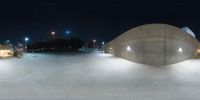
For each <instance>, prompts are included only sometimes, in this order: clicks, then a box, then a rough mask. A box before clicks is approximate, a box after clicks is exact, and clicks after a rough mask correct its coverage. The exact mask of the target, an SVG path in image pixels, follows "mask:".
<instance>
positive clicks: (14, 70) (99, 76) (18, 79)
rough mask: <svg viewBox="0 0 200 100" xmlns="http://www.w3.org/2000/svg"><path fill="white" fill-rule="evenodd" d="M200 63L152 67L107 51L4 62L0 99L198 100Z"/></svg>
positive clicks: (0, 64) (0, 63)
mask: <svg viewBox="0 0 200 100" xmlns="http://www.w3.org/2000/svg"><path fill="white" fill-rule="evenodd" d="M199 93H200V60H187V61H184V62H181V63H178V64H173V65H169V66H162V67H153V66H147V65H142V64H137V63H133V62H129V61H127V60H124V59H121V58H117V57H114V56H112V55H110V54H102V53H82V54H81V53H68V54H62V53H60V54H27V55H25V57H24V58H21V59H18V58H11V59H1V60H0V100H199V99H200V95H199Z"/></svg>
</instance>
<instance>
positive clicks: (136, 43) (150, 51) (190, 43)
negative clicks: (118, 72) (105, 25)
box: [105, 24, 200, 66]
mask: <svg viewBox="0 0 200 100" xmlns="http://www.w3.org/2000/svg"><path fill="white" fill-rule="evenodd" d="M199 47H200V43H199V41H198V40H197V39H195V34H194V33H193V32H192V31H191V30H190V29H189V28H187V27H186V29H185V28H183V29H181V28H178V27H175V26H172V25H167V24H147V25H142V26H139V27H136V28H133V29H131V30H129V31H127V32H125V33H123V34H121V35H120V36H118V37H117V38H115V39H114V40H112V41H110V42H109V43H107V44H106V46H105V51H106V52H107V53H110V54H113V55H115V56H118V57H122V58H124V59H127V60H130V61H133V62H137V63H141V64H147V65H153V66H162V65H168V64H174V63H177V62H181V61H184V60H187V59H192V58H194V57H196V56H198V55H199V54H198V53H199Z"/></svg>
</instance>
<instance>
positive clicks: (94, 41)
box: [93, 39, 97, 48]
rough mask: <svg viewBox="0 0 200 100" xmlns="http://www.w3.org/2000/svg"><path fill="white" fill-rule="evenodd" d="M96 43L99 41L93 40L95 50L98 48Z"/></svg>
mask: <svg viewBox="0 0 200 100" xmlns="http://www.w3.org/2000/svg"><path fill="white" fill-rule="evenodd" d="M96 42H97V40H95V39H94V40H93V48H96Z"/></svg>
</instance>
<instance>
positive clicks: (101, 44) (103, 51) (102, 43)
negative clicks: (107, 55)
mask: <svg viewBox="0 0 200 100" xmlns="http://www.w3.org/2000/svg"><path fill="white" fill-rule="evenodd" d="M104 44H105V42H102V44H101V46H102V52H103V53H104Z"/></svg>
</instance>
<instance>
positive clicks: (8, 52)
mask: <svg viewBox="0 0 200 100" xmlns="http://www.w3.org/2000/svg"><path fill="white" fill-rule="evenodd" d="M10 56H13V51H12V48H10V47H9V46H5V45H0V58H3V57H10Z"/></svg>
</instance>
